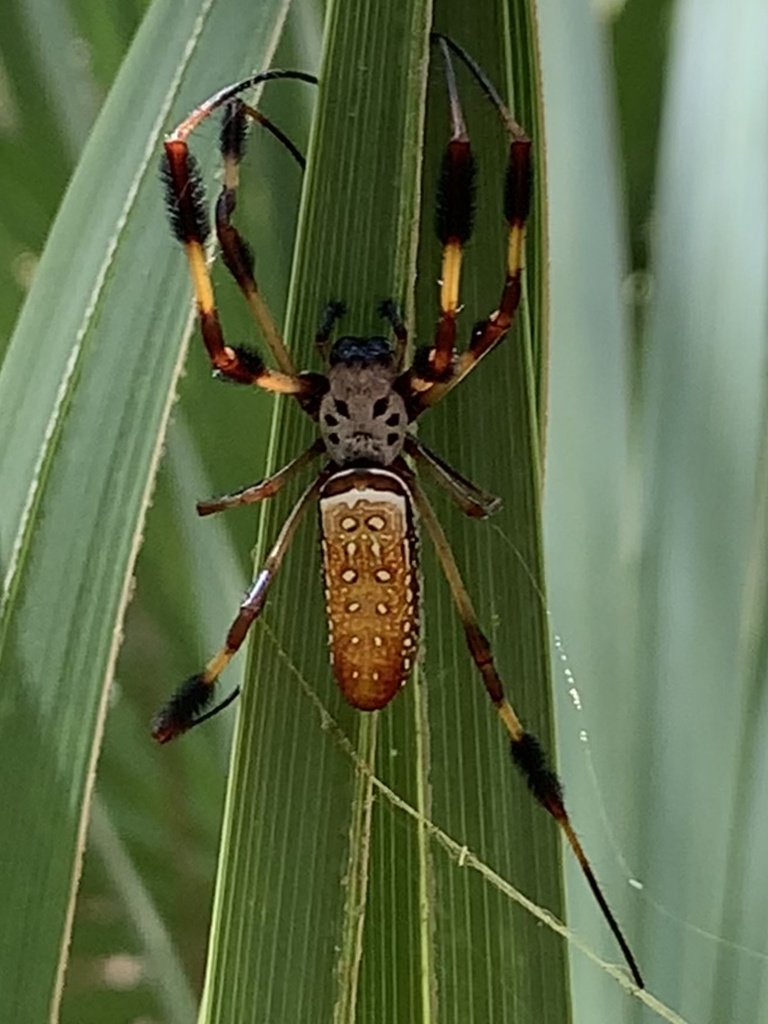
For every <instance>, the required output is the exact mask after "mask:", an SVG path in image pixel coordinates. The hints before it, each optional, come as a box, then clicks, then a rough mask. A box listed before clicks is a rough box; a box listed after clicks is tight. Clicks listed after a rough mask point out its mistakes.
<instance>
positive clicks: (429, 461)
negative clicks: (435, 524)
mask: <svg viewBox="0 0 768 1024" xmlns="http://www.w3.org/2000/svg"><path fill="white" fill-rule="evenodd" d="M404 448H405V451H406V452H407V453H408V454H409V455H410V456H411V457H412V458H413V459H415V460H416V462H417V464H418V465H419V466H423V467H424V468H425V469H426V470H427V471H428V472H429V473H430V475H431V476H432V477H433V478H434V479H435V480H436V481H437V483H439V484H440V486H441V487H444V488H445V490H446V491H447V492H448V494H449V495H450V497H451V499H452V500H453V501H454V502H455V503H456V504H457V505H458V506H459V508H460V509H461V511H462V512H463V513H464V514H465V515H467V516H470V517H471V518H473V519H485V518H486V517H487V516H491V515H493V513H494V512H498V510H499V509H500V508H501V498H497V497H496V496H495V495H493V494H488V492H487V491H483V490H481V489H480V488H479V487H477V486H476V485H475V484H473V483H472V481H471V480H467V478H466V477H465V476H462V474H461V473H459V472H458V470H456V469H454V468H453V466H451V465H449V464H448V463H447V462H446V461H445V459H442V458H441V457H440V456H439V455H438V454H437V453H436V452H433V451H432V449H431V448H427V446H426V445H425V444H424V442H423V441H421V440H420V439H419V438H418V437H416V435H415V434H406V436H405V444H404Z"/></svg>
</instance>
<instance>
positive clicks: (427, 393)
mask: <svg viewBox="0 0 768 1024" xmlns="http://www.w3.org/2000/svg"><path fill="white" fill-rule="evenodd" d="M433 39H435V40H437V41H438V42H439V44H440V47H441V49H442V51H443V56H444V59H445V64H446V78H447V83H448V92H449V98H450V103H451V119H452V124H453V135H452V138H451V141H450V142H449V144H448V148H447V150H446V154H445V156H444V158H443V166H442V169H441V175H440V184H439V187H438V216H437V233H438V236H439V238H440V241H441V242H442V245H443V264H442V274H441V289H440V318H439V320H438V323H437V331H436V334H435V340H434V343H433V346H432V348H431V349H430V350H429V351H428V354H427V357H426V360H424V359H422V360H420V361H417V364H416V365H415V366H414V367H412V368H411V370H410V371H408V372H407V373H406V374H405V375H404V376H405V378H406V379H405V380H404V381H403V382H402V383H400V385H399V387H400V388H401V389H403V388H404V389H405V390H406V392H410V395H409V399H408V406H409V410H410V414H411V418H412V419H415V418H416V417H417V416H419V415H420V414H421V413H422V412H423V411H424V410H425V409H427V408H429V407H430V406H433V405H435V403H436V402H438V401H439V400H440V399H441V398H442V397H443V396H444V395H445V394H446V393H447V392H448V391H450V390H451V388H453V387H455V386H456V384H458V383H459V381H460V380H463V378H464V377H466V375H467V374H468V373H469V372H470V371H471V370H472V369H473V368H474V366H475V365H476V364H477V362H478V361H479V360H480V359H481V358H482V357H483V356H484V355H485V354H486V352H489V351H490V349H492V348H493V347H494V346H495V345H497V344H498V343H499V342H500V341H501V340H502V338H504V336H505V335H506V334H507V332H508V331H509V329H510V327H511V326H512V323H513V321H514V318H515V314H516V313H517V310H518V307H519V305H520V297H521V277H522V270H523V263H524V249H525V224H526V220H527V218H528V214H529V210H530V205H531V192H532V162H531V141H530V139H529V138H528V136H527V135H526V134H525V132H524V131H523V129H522V128H521V127H520V126H519V125H518V124H517V122H516V121H515V120H514V119H513V118H512V116H511V114H510V113H509V111H508V110H507V108H506V106H505V105H504V103H503V101H502V99H501V97H500V96H499V94H498V92H497V90H496V89H495V87H494V86H493V84H492V83H491V82H490V81H489V80H488V78H487V77H486V75H485V73H484V72H483V71H482V69H481V68H480V67H479V66H478V65H477V64H476V63H475V61H474V60H473V59H472V58H471V57H470V56H469V54H467V53H466V52H465V51H464V50H463V49H461V47H459V46H457V45H456V44H455V43H454V42H453V41H452V40H449V39H447V38H445V37H444V36H441V35H439V34H434V35H433ZM449 50H452V51H453V52H454V54H456V56H458V57H459V58H460V59H461V60H462V62H463V63H464V64H466V66H467V67H468V69H469V71H470V72H471V73H472V75H473V76H474V78H475V79H476V80H477V82H478V84H479V85H480V87H481V89H482V90H483V92H484V93H485V94H486V96H487V97H488V98H489V100H490V101H491V102H492V103H493V105H494V106H495V107H496V109H497V111H498V112H499V115H500V117H501V119H502V121H503V123H504V126H505V129H506V131H507V134H508V136H509V156H508V160H507V173H506V179H505V185H504V216H505V219H506V222H507V232H508V233H507V261H506V274H505V280H504V286H503V289H502V293H501V300H500V302H499V308H498V309H497V310H495V311H494V312H493V313H491V315H490V316H489V317H487V318H486V319H485V320H483V321H481V322H480V323H479V324H477V325H476V326H475V328H474V329H473V332H472V338H471V340H470V344H469V347H468V349H467V350H466V351H465V352H462V353H461V354H460V355H459V356H458V358H456V357H455V345H456V315H457V312H458V310H459V280H460V271H461V257H462V250H463V246H464V245H465V244H466V242H467V241H468V240H469V237H470V235H471V230H472V210H473V198H474V161H473V158H472V155H471V152H470V148H469V139H468V137H467V134H466V129H465V127H464V121H463V117H462V115H461V109H460V107H459V103H458V96H457V92H456V84H455V80H454V76H453V68H452V66H451V61H450V55H449Z"/></svg>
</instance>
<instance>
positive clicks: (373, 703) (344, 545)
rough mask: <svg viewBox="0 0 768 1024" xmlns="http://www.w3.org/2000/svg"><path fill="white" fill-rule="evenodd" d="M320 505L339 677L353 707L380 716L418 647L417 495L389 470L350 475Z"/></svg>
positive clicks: (340, 476)
mask: <svg viewBox="0 0 768 1024" xmlns="http://www.w3.org/2000/svg"><path fill="white" fill-rule="evenodd" d="M319 506H320V529H321V535H322V547H323V570H324V573H325V594H326V608H327V614H328V642H329V645H330V652H331V665H332V666H333V673H334V675H335V677H336V681H337V683H338V685H339V687H340V689H341V692H342V693H343V694H344V697H345V698H346V699H347V700H348V701H349V703H350V704H352V705H353V706H354V707H356V708H359V709H360V710H362V711H374V710H376V709H377V708H383V707H384V706H385V705H386V704H388V703H389V701H390V700H392V698H393V697H394V696H395V694H396V693H397V691H398V690H399V689H400V687H401V686H402V685H403V683H404V682H405V680H406V679H407V678H408V675H409V673H410V671H411V668H412V666H413V662H414V658H415V656H416V651H417V646H418V634H419V593H418V564H417V552H416V533H415V529H414V521H413V511H412V505H411V496H410V493H409V491H408V489H407V487H406V485H405V484H404V483H403V481H402V480H401V479H400V477H399V476H398V475H397V474H395V473H393V472H391V471H389V470H384V469H346V470H340V471H339V472H338V473H334V474H333V476H332V477H331V478H330V479H329V480H328V481H327V482H326V484H325V486H324V487H323V489H322V491H321V494H320V501H319Z"/></svg>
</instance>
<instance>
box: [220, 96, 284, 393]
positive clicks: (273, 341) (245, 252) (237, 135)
mask: <svg viewBox="0 0 768 1024" xmlns="http://www.w3.org/2000/svg"><path fill="white" fill-rule="evenodd" d="M246 116H250V117H252V118H254V119H255V120H258V121H259V122H260V123H261V124H263V125H264V126H265V127H266V128H268V130H270V131H272V132H273V133H274V134H277V137H278V138H279V139H280V141H281V142H283V144H284V145H285V146H286V147H287V148H288V149H289V150H290V152H292V153H293V155H294V156H295V157H297V159H298V160H299V161H300V163H301V164H302V165H303V163H304V160H303V157H302V156H301V154H299V153H298V151H297V150H296V147H295V146H294V145H293V144H292V143H291V142H290V140H288V139H287V138H286V137H285V136H284V135H283V133H282V132H280V130H279V129H277V128H276V127H275V125H273V124H272V122H271V121H269V120H268V119H267V118H265V117H264V115H263V114H261V113H260V112H259V111H257V110H254V109H253V108H252V107H248V106H247V105H246V104H245V103H243V101H242V100H240V99H233V100H230V101H229V102H228V103H227V104H226V106H225V108H224V117H223V120H222V124H221V133H220V136H219V142H220V148H221V155H222V159H223V163H224V181H223V183H222V186H221V192H220V193H219V198H218V200H217V202H216V235H217V237H218V239H219V245H220V246H221V255H222V259H223V260H224V265H225V266H226V268H227V270H228V271H229V272H230V274H231V275H232V277H233V278H234V279H235V281H236V282H237V285H238V287H239V288H240V291H241V292H242V293H243V296H244V297H245V301H246V302H247V303H248V308H249V309H250V311H251V314H252V316H253V318H254V320H255V321H256V323H257V324H258V326H259V329H260V331H261V333H262V334H263V336H264V339H265V341H266V342H267V345H268V346H269V349H270V351H271V353H272V357H273V358H274V360H275V362H276V363H277V365H278V366H279V367H280V369H281V370H282V372H283V373H286V374H291V375H294V376H295V374H296V366H295V365H294V362H293V360H292V359H291V356H290V354H289V352H288V350H287V348H286V347H285V343H284V342H283V339H282V336H281V334H280V332H279V331H278V329H277V326H276V325H275V321H274V319H273V317H272V314H271V313H270V311H269V307H268V306H267V303H266V302H265V301H264V298H263V297H262V295H261V293H260V291H259V289H258V286H257V284H256V277H255V274H254V261H253V252H252V251H251V247H250V246H249V245H248V243H247V242H245V241H244V240H243V238H242V236H241V235H240V232H239V231H238V230H237V228H236V227H235V226H234V225H233V224H232V214H233V213H234V211H235V207H236V205H237V189H238V186H239V183H240V163H241V161H242V159H243V154H244V152H245V139H246V129H247V124H246Z"/></svg>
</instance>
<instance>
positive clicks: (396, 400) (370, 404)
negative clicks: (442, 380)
mask: <svg viewBox="0 0 768 1024" xmlns="http://www.w3.org/2000/svg"><path fill="white" fill-rule="evenodd" d="M328 361H329V368H328V391H327V392H326V393H325V395H324V396H323V398H322V400H321V402H320V411H319V420H318V424H319V427H320V435H321V437H322V438H323V441H324V442H325V447H326V450H327V452H328V454H329V455H330V457H331V458H332V459H333V461H334V462H335V463H337V464H338V465H340V466H347V465H350V464H351V463H355V462H361V461H364V462H370V463H373V464H376V465H381V466H389V465H391V464H392V462H394V460H395V459H396V458H397V456H398V455H399V454H400V452H401V451H402V449H403V443H404V441H405V433H406V427H407V425H408V420H407V415H406V411H405V402H404V401H403V399H402V398H401V396H400V395H399V394H398V393H397V392H396V391H395V390H394V384H395V381H396V379H397V375H398V374H397V364H396V356H395V352H394V350H393V349H392V346H391V345H390V343H389V341H388V339H387V338H379V337H372V338H354V337H349V336H347V337H343V338H339V340H338V341H337V342H336V343H335V344H334V346H333V348H332V349H331V353H330V356H329V360H328Z"/></svg>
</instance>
